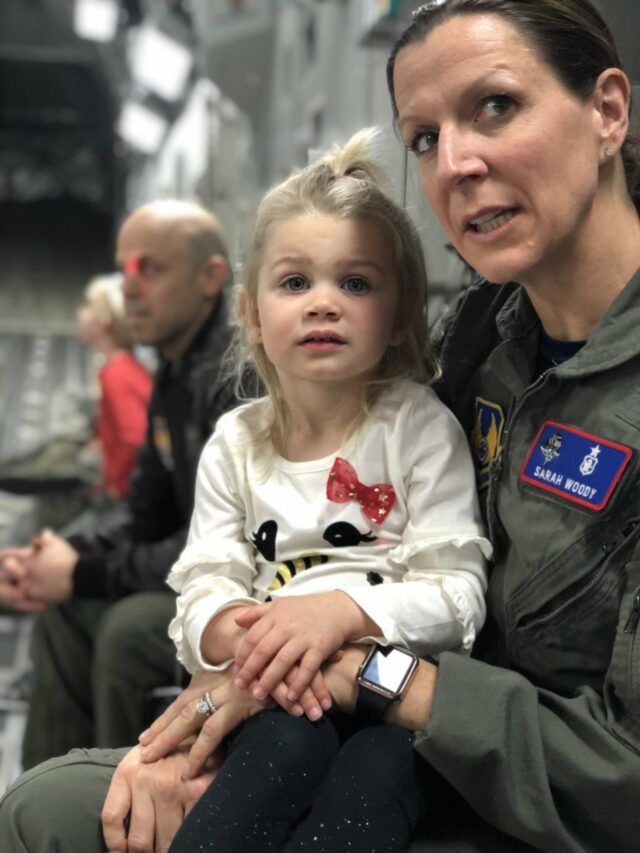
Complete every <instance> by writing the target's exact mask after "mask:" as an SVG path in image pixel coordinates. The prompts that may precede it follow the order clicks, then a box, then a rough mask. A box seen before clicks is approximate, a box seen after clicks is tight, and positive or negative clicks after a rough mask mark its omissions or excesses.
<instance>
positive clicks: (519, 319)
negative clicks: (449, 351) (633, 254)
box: [496, 269, 640, 379]
mask: <svg viewBox="0 0 640 853" xmlns="http://www.w3.org/2000/svg"><path fill="white" fill-rule="evenodd" d="M539 323H540V321H539V319H538V316H537V314H536V313H535V311H534V309H533V306H532V304H531V302H530V300H529V297H528V296H527V294H526V292H525V290H524V288H522V287H519V288H518V289H517V290H516V291H515V292H514V293H513V294H511V296H510V297H509V299H508V300H507V301H506V303H505V304H504V306H503V307H502V308H501V310H500V311H499V313H498V315H497V316H496V326H497V328H498V332H499V334H500V336H501V337H502V339H503V341H505V342H506V341H510V340H517V339H525V338H527V337H528V336H529V335H531V334H532V332H533V331H534V329H535V328H536V327H537V326H538V325H539ZM639 328H640V269H639V270H637V271H636V273H635V274H634V275H633V276H632V278H631V279H630V281H629V282H628V283H627V284H626V285H625V287H624V289H623V290H622V291H621V292H620V293H619V294H618V296H617V297H616V298H615V299H614V301H613V302H612V303H611V305H610V306H609V308H608V310H607V311H606V313H605V314H604V316H603V317H602V318H601V320H600V321H599V323H598V324H597V325H596V327H595V328H594V330H593V331H592V333H591V335H590V336H589V338H588V339H587V342H586V343H585V345H584V346H583V347H582V349H580V350H579V351H578V352H577V353H576V354H575V355H574V356H572V358H570V359H569V360H568V361H566V362H564V363H563V364H561V365H558V367H556V368H555V371H556V374H557V375H558V376H560V377H565V378H567V379H569V378H573V377H576V376H586V375H588V374H591V373H599V372H600V371H603V370H608V369H611V368H613V367H616V366H617V365H619V364H623V363H624V362H626V361H628V360H629V359H631V358H633V357H634V356H636V355H638V354H640V334H638V329H639Z"/></svg>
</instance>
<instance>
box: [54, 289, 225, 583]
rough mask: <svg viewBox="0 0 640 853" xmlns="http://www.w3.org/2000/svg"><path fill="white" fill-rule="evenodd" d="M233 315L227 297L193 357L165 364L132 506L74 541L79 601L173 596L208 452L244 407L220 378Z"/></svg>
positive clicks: (192, 351) (157, 385)
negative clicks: (223, 424) (222, 426)
mask: <svg viewBox="0 0 640 853" xmlns="http://www.w3.org/2000/svg"><path fill="white" fill-rule="evenodd" d="M228 314H229V312H228V309H227V297H226V295H223V297H222V298H221V299H220V300H219V301H218V304H217V306H216V308H215V309H214V310H213V312H212V314H211V316H210V317H209V318H208V320H207V322H206V323H205V325H204V326H203V327H202V328H201V329H200V331H199V332H198V334H197V335H196V337H195V338H194V340H193V342H192V344H191V346H190V347H189V349H188V351H187V352H186V354H185V355H184V356H183V357H182V358H181V359H180V360H179V361H177V362H168V361H163V362H162V363H161V364H160V367H159V369H158V372H157V375H156V379H155V382H154V387H153V393H152V397H151V402H150V404H149V425H148V428H147V436H146V440H145V442H144V444H143V445H142V447H141V449H140V454H139V457H138V463H137V467H136V471H135V474H134V476H133V478H132V483H131V487H130V490H129V495H128V497H127V500H126V501H125V502H123V503H122V504H121V505H120V506H119V507H118V508H117V509H115V510H113V511H111V512H109V513H106V514H105V515H104V516H103V517H102V518H101V519H100V521H99V523H98V529H97V532H96V534H95V535H93V536H75V537H71V539H70V542H71V544H72V545H73V546H74V547H75V548H76V549H77V550H78V551H79V552H80V558H79V560H78V563H77V564H76V568H75V572H74V577H73V586H74V595H76V596H87V597H91V598H112V599H117V598H122V597H124V596H126V595H130V594H131V593H134V592H142V591H149V590H164V589H167V588H166V587H165V578H166V576H167V574H168V571H169V569H170V568H171V565H172V564H173V562H174V561H175V560H176V558H177V557H178V555H179V554H180V552H181V550H182V548H183V547H184V543H185V541H186V536H187V530H188V526H189V521H190V519H191V512H192V510H193V495H194V487H195V477H196V469H197V465H198V459H199V458H200V452H201V450H202V448H203V446H204V444H205V442H206V440H207V439H208V438H209V436H210V435H211V433H212V431H213V428H214V426H215V423H216V421H217V419H218V417H219V416H220V415H221V414H223V412H225V411H227V410H228V409H230V408H233V406H234V405H235V404H236V400H235V397H234V394H233V390H232V387H231V386H232V383H231V382H229V381H226V382H224V381H222V380H221V376H220V368H221V364H222V361H223V355H224V352H225V350H226V349H227V346H228V345H229V343H230V340H231V335H232V331H233V330H232V328H231V326H230V324H229V317H228Z"/></svg>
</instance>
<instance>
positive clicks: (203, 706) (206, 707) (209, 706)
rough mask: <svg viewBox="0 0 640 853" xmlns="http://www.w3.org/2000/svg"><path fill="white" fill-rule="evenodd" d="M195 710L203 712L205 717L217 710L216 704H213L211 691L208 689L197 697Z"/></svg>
mask: <svg viewBox="0 0 640 853" xmlns="http://www.w3.org/2000/svg"><path fill="white" fill-rule="evenodd" d="M196 711H197V712H198V713H199V714H205V715H206V716H207V717H210V716H211V715H212V714H215V712H216V711H217V708H216V706H215V705H214V704H213V699H212V698H211V693H209V691H208V690H207V692H206V693H203V694H202V696H201V697H200V698H199V699H198V702H197V704H196Z"/></svg>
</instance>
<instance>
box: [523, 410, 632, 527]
mask: <svg viewBox="0 0 640 853" xmlns="http://www.w3.org/2000/svg"><path fill="white" fill-rule="evenodd" d="M631 455H632V450H631V448H630V447H627V446H626V445H624V444H618V443H617V442H615V441H610V440H609V439H606V438H600V437H599V436H597V435H591V434H590V433H588V432H584V431H583V430H581V429H578V428H577V427H572V426H567V425H566V424H559V423H557V422H556V421H547V422H546V423H544V424H543V425H542V427H541V429H540V431H539V432H538V434H537V435H536V437H535V438H534V440H533V442H532V444H531V447H530V448H529V452H528V453H527V458H526V460H525V463H524V465H523V466H522V470H521V471H520V479H521V480H522V481H523V482H524V483H529V484H531V485H532V486H536V487H537V488H539V489H544V491H546V492H552V493H553V494H554V495H559V496H560V497H562V498H565V499H566V500H568V501H571V502H572V503H576V504H580V505H581V506H586V507H588V508H589V509H593V510H596V511H598V512H599V511H600V510H603V509H604V508H605V506H606V505H607V503H608V502H609V498H610V497H611V495H612V494H613V491H614V489H615V488H616V486H617V485H618V482H619V481H620V478H621V477H622V475H623V473H624V470H625V468H626V467H627V465H628V464H629V460H630V459H631Z"/></svg>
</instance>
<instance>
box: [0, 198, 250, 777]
mask: <svg viewBox="0 0 640 853" xmlns="http://www.w3.org/2000/svg"><path fill="white" fill-rule="evenodd" d="M116 263H117V266H118V267H119V268H120V269H121V270H122V271H123V273H124V285H123V287H124V296H125V307H126V315H127V319H128V322H129V323H130V326H131V330H132V333H133V337H134V340H135V341H136V342H137V343H140V344H147V345H152V346H154V347H156V348H157V349H158V352H159V355H160V361H161V363H160V368H159V370H158V373H157V376H156V380H155V384H154V389H153V394H152V398H151V402H150V405H149V429H148V434H147V437H146V441H145V443H144V445H143V446H142V448H141V451H140V456H139V459H138V465H137V470H136V472H135V474H134V477H133V480H132V485H131V489H130V493H129V496H128V499H127V502H126V504H125V505H124V506H123V508H122V509H121V510H120V511H119V512H118V513H117V514H116V515H113V514H112V515H111V516H108V517H104V518H102V519H101V520H100V522H99V525H98V530H97V533H96V534H95V535H91V536H89V535H83V536H75V537H72V538H71V539H69V540H65V539H62V538H61V537H59V536H56V535H55V534H53V533H44V534H42V535H41V536H40V537H39V538H38V539H37V540H36V542H35V543H34V544H32V545H31V546H29V547H27V548H20V549H18V548H16V549H7V550H6V551H4V552H2V553H0V561H1V562H2V565H3V571H2V573H1V574H0V596H1V597H2V598H4V599H5V601H7V602H9V603H11V604H13V605H14V606H15V607H17V608H19V609H23V610H41V613H40V615H39V616H38V618H37V622H36V626H35V631H34V636H33V643H32V657H33V664H34V684H33V693H32V696H31V701H30V707H29V716H28V720H27V728H26V734H25V739H24V745H23V762H24V766H25V767H31V766H33V765H34V764H37V763H39V762H40V761H43V760H45V759H47V758H49V757H51V756H54V755H61V754H62V753H65V752H67V750H69V749H71V748H73V747H76V746H84V747H86V746H90V745H96V746H104V747H111V746H122V745H125V744H128V743H132V742H134V741H135V740H136V737H137V735H138V733H139V732H140V731H141V730H142V729H143V728H144V727H145V725H146V722H147V720H146V719H145V716H146V711H147V707H148V697H149V693H150V691H151V689H152V688H154V687H157V686H160V685H163V684H171V683H175V680H176V663H175V649H174V647H173V644H172V643H171V642H170V641H169V640H168V637H167V625H168V623H169V621H170V619H171V617H172V615H173V611H174V597H173V594H172V593H171V592H169V591H168V590H167V588H166V587H165V577H166V575H167V572H168V570H169V568H170V567H171V565H172V563H173V562H174V561H175V559H176V558H177V556H178V554H179V553H180V551H181V549H182V547H183V545H184V542H185V539H186V534H187V526H188V523H189V519H190V517H191V511H192V509H193V493H194V484H195V475H196V467H197V462H198V457H199V455H200V451H201V449H202V446H203V444H204V442H205V441H206V439H207V438H208V436H209V435H210V434H211V432H212V430H213V427H214V425H215V422H216V420H217V418H218V417H219V415H221V414H222V413H223V412H224V411H226V409H228V408H230V407H231V406H232V405H234V404H235V400H234V399H233V396H232V394H231V393H230V392H229V390H228V389H229V385H228V383H227V384H225V383H223V382H221V381H220V377H219V370H220V364H221V360H222V355H223V353H224V351H225V349H226V348H227V345H228V344H229V342H230V337H231V331H232V330H231V326H230V324H229V321H228V311H227V305H226V302H227V296H226V293H225V284H226V283H227V282H228V281H229V279H230V272H229V263H228V257H227V250H226V246H225V243H224V240H223V237H222V235H221V231H220V226H219V224H218V222H217V220H216V219H215V218H214V217H213V216H211V215H210V214H209V213H207V212H206V211H205V210H203V209H201V208H200V207H197V206H196V205H192V204H188V203H185V202H178V201H162V202H155V203H153V204H149V205H145V206H144V207H141V208H139V209H138V210H136V211H135V212H134V213H133V214H131V216H130V217H129V218H128V219H127V220H126V221H125V222H124V224H123V226H122V228H121V230H120V233H119V235H118V241H117V252H116Z"/></svg>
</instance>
